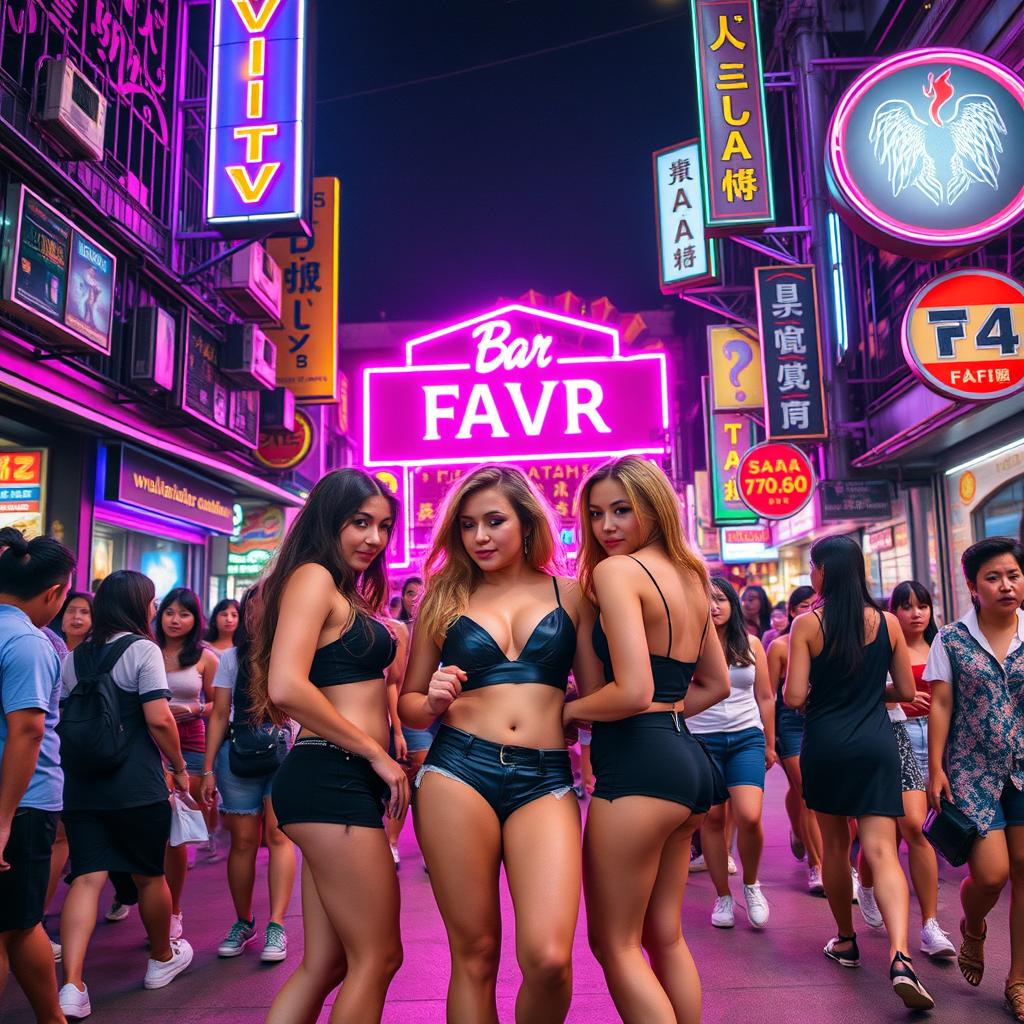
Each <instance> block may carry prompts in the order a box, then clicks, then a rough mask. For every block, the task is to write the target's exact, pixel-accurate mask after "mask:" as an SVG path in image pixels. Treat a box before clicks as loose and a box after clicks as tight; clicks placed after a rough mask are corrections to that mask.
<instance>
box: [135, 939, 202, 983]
mask: <svg viewBox="0 0 1024 1024" xmlns="http://www.w3.org/2000/svg"><path fill="white" fill-rule="evenodd" d="M190 963H192V947H191V946H190V945H189V944H188V941H187V940H186V939H174V940H173V941H172V942H171V959H170V960H167V961H166V962H165V961H163V960H154V959H152V958H150V961H149V963H148V964H147V965H146V979H145V981H143V983H142V984H143V985H144V986H145V987H146V988H163V987H164V985H169V984H170V983H171V982H172V981H174V979H175V978H176V977H177V976H178V975H179V974H181V972H182V971H183V970H185V968H186V967H188V965H189V964H190Z"/></svg>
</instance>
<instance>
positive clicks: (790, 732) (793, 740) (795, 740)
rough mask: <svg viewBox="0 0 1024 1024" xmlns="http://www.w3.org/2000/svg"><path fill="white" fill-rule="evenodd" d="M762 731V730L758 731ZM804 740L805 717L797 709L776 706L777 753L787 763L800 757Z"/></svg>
mask: <svg viewBox="0 0 1024 1024" xmlns="http://www.w3.org/2000/svg"><path fill="white" fill-rule="evenodd" d="M758 731H760V730H758ZM803 738H804V716H803V714H801V712H799V711H797V710H796V708H787V707H785V706H783V707H779V706H778V704H776V706H775V752H776V753H777V754H778V755H779V757H780V758H781V759H782V760H783V761H785V760H786V758H787V757H799V756H800V744H801V743H802V742H803Z"/></svg>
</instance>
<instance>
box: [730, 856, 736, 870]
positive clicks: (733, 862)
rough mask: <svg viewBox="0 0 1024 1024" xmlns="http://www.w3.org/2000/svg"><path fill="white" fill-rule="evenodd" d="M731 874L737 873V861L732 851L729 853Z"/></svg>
mask: <svg viewBox="0 0 1024 1024" xmlns="http://www.w3.org/2000/svg"><path fill="white" fill-rule="evenodd" d="M729 874H730V875H735V874H736V861H734V860H733V859H732V854H731V853H730V854H729Z"/></svg>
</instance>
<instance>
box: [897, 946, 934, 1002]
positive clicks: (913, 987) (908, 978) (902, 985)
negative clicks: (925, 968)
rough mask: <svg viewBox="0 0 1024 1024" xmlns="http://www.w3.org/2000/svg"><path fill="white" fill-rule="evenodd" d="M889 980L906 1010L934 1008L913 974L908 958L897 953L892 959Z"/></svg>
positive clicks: (912, 967)
mask: <svg viewBox="0 0 1024 1024" xmlns="http://www.w3.org/2000/svg"><path fill="white" fill-rule="evenodd" d="M889 980H890V981H891V982H892V990H893V991H894V992H895V993H896V995H898V996H899V997H900V999H902V1000H903V1005H904V1006H905V1007H907V1009H908V1010H930V1009H932V1007H934V1006H935V1000H934V999H932V997H931V996H930V995H929V994H928V990H927V989H926V988H925V987H924V985H922V984H921V982H920V981H919V980H918V977H917V975H916V974H915V973H914V966H913V962H912V961H911V959H910V957H907V956H904V955H903V954H902V953H897V954H896V955H895V956H894V957H893V958H892V964H891V965H890V966H889Z"/></svg>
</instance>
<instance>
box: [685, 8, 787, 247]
mask: <svg viewBox="0 0 1024 1024" xmlns="http://www.w3.org/2000/svg"><path fill="white" fill-rule="evenodd" d="M691 4H692V12H693V45H694V56H695V63H696V68H697V89H698V94H699V99H698V107H699V111H700V121H701V138H700V144H701V145H700V151H701V161H702V169H701V180H702V181H704V182H705V183H706V186H707V187H706V192H705V203H704V208H705V211H706V213H707V218H706V219H707V226H708V230H709V231H712V232H713V231H714V230H715V229H716V228H717V229H722V228H729V227H743V226H745V225H750V224H771V223H772V222H773V221H774V219H775V204H774V199H773V196H772V182H771V175H770V168H769V155H768V126H767V119H766V117H765V102H764V82H763V78H762V69H761V36H760V31H759V28H758V22H757V3H756V0H691Z"/></svg>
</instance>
